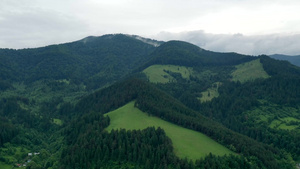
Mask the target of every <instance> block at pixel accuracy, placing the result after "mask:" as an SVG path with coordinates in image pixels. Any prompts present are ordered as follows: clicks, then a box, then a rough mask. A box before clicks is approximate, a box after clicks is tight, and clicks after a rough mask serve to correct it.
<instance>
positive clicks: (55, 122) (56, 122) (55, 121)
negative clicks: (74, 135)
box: [53, 119, 63, 126]
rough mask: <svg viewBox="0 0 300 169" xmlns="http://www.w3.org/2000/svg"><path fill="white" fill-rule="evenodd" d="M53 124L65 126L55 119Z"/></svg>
mask: <svg viewBox="0 0 300 169" xmlns="http://www.w3.org/2000/svg"><path fill="white" fill-rule="evenodd" d="M53 123H54V124H57V125H59V126H61V125H63V121H61V120H60V119H53Z"/></svg>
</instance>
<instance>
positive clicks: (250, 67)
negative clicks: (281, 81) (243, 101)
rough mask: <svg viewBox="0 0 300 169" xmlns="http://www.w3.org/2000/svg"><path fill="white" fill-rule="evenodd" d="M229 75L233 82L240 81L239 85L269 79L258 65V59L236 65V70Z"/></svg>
mask: <svg viewBox="0 0 300 169" xmlns="http://www.w3.org/2000/svg"><path fill="white" fill-rule="evenodd" d="M231 75H232V80H233V81H240V82H241V83H244V82H247V81H250V80H255V79H258V78H268V77H270V76H269V75H268V74H267V72H265V70H264V68H263V65H262V64H261V63H260V59H256V60H253V61H250V62H247V63H242V64H240V65H237V66H236V70H235V71H234V72H232V73H231Z"/></svg>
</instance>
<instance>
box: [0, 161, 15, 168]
mask: <svg viewBox="0 0 300 169" xmlns="http://www.w3.org/2000/svg"><path fill="white" fill-rule="evenodd" d="M12 168H16V167H13V166H12V165H8V164H5V163H3V162H1V161H0V169H12Z"/></svg>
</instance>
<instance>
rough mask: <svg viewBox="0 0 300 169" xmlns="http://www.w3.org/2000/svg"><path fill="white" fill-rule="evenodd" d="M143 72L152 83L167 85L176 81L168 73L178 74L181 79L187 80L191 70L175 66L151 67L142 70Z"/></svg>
mask: <svg viewBox="0 0 300 169" xmlns="http://www.w3.org/2000/svg"><path fill="white" fill-rule="evenodd" d="M143 72H144V73H145V74H146V76H147V77H148V79H149V80H150V82H152V83H169V82H175V81H176V80H175V78H174V77H173V76H172V75H171V74H170V72H172V73H179V74H180V75H181V77H182V78H184V79H189V77H190V75H191V74H192V72H193V69H192V68H189V67H185V66H176V65H152V66H149V67H148V68H146V69H145V70H143Z"/></svg>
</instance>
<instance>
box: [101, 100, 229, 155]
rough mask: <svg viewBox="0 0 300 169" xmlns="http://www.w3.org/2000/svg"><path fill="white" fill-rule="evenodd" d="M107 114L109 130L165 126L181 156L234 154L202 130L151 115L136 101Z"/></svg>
mask: <svg viewBox="0 0 300 169" xmlns="http://www.w3.org/2000/svg"><path fill="white" fill-rule="evenodd" d="M106 115H108V116H109V117H110V119H111V121H110V125H109V126H108V128H107V129H106V130H108V131H111V130H112V129H120V128H125V129H127V130H133V129H145V128H147V127H151V126H154V127H161V128H163V129H164V130H165V132H166V134H167V136H168V137H169V138H171V140H172V142H173V146H174V151H175V154H176V155H177V156H178V157H180V158H185V157H187V158H188V159H192V160H196V159H199V158H201V157H204V156H206V155H207V154H209V153H210V152H211V153H212V154H215V155H221V156H222V155H225V154H233V152H232V151H230V150H229V149H227V148H226V147H224V146H222V145H220V144H219V143H217V142H216V141H214V140H212V139H211V138H209V137H207V136H206V135H204V134H202V133H200V132H196V131H193V130H190V129H186V128H183V127H180V126H178V125H175V124H172V123H169V122H167V121H164V120H161V119H160V118H158V117H153V116H149V115H148V114H146V113H144V112H142V111H141V110H139V109H138V108H135V107H134V102H130V103H128V104H126V105H125V106H123V107H121V108H119V109H117V110H114V111H111V112H109V113H107V114H106Z"/></svg>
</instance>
